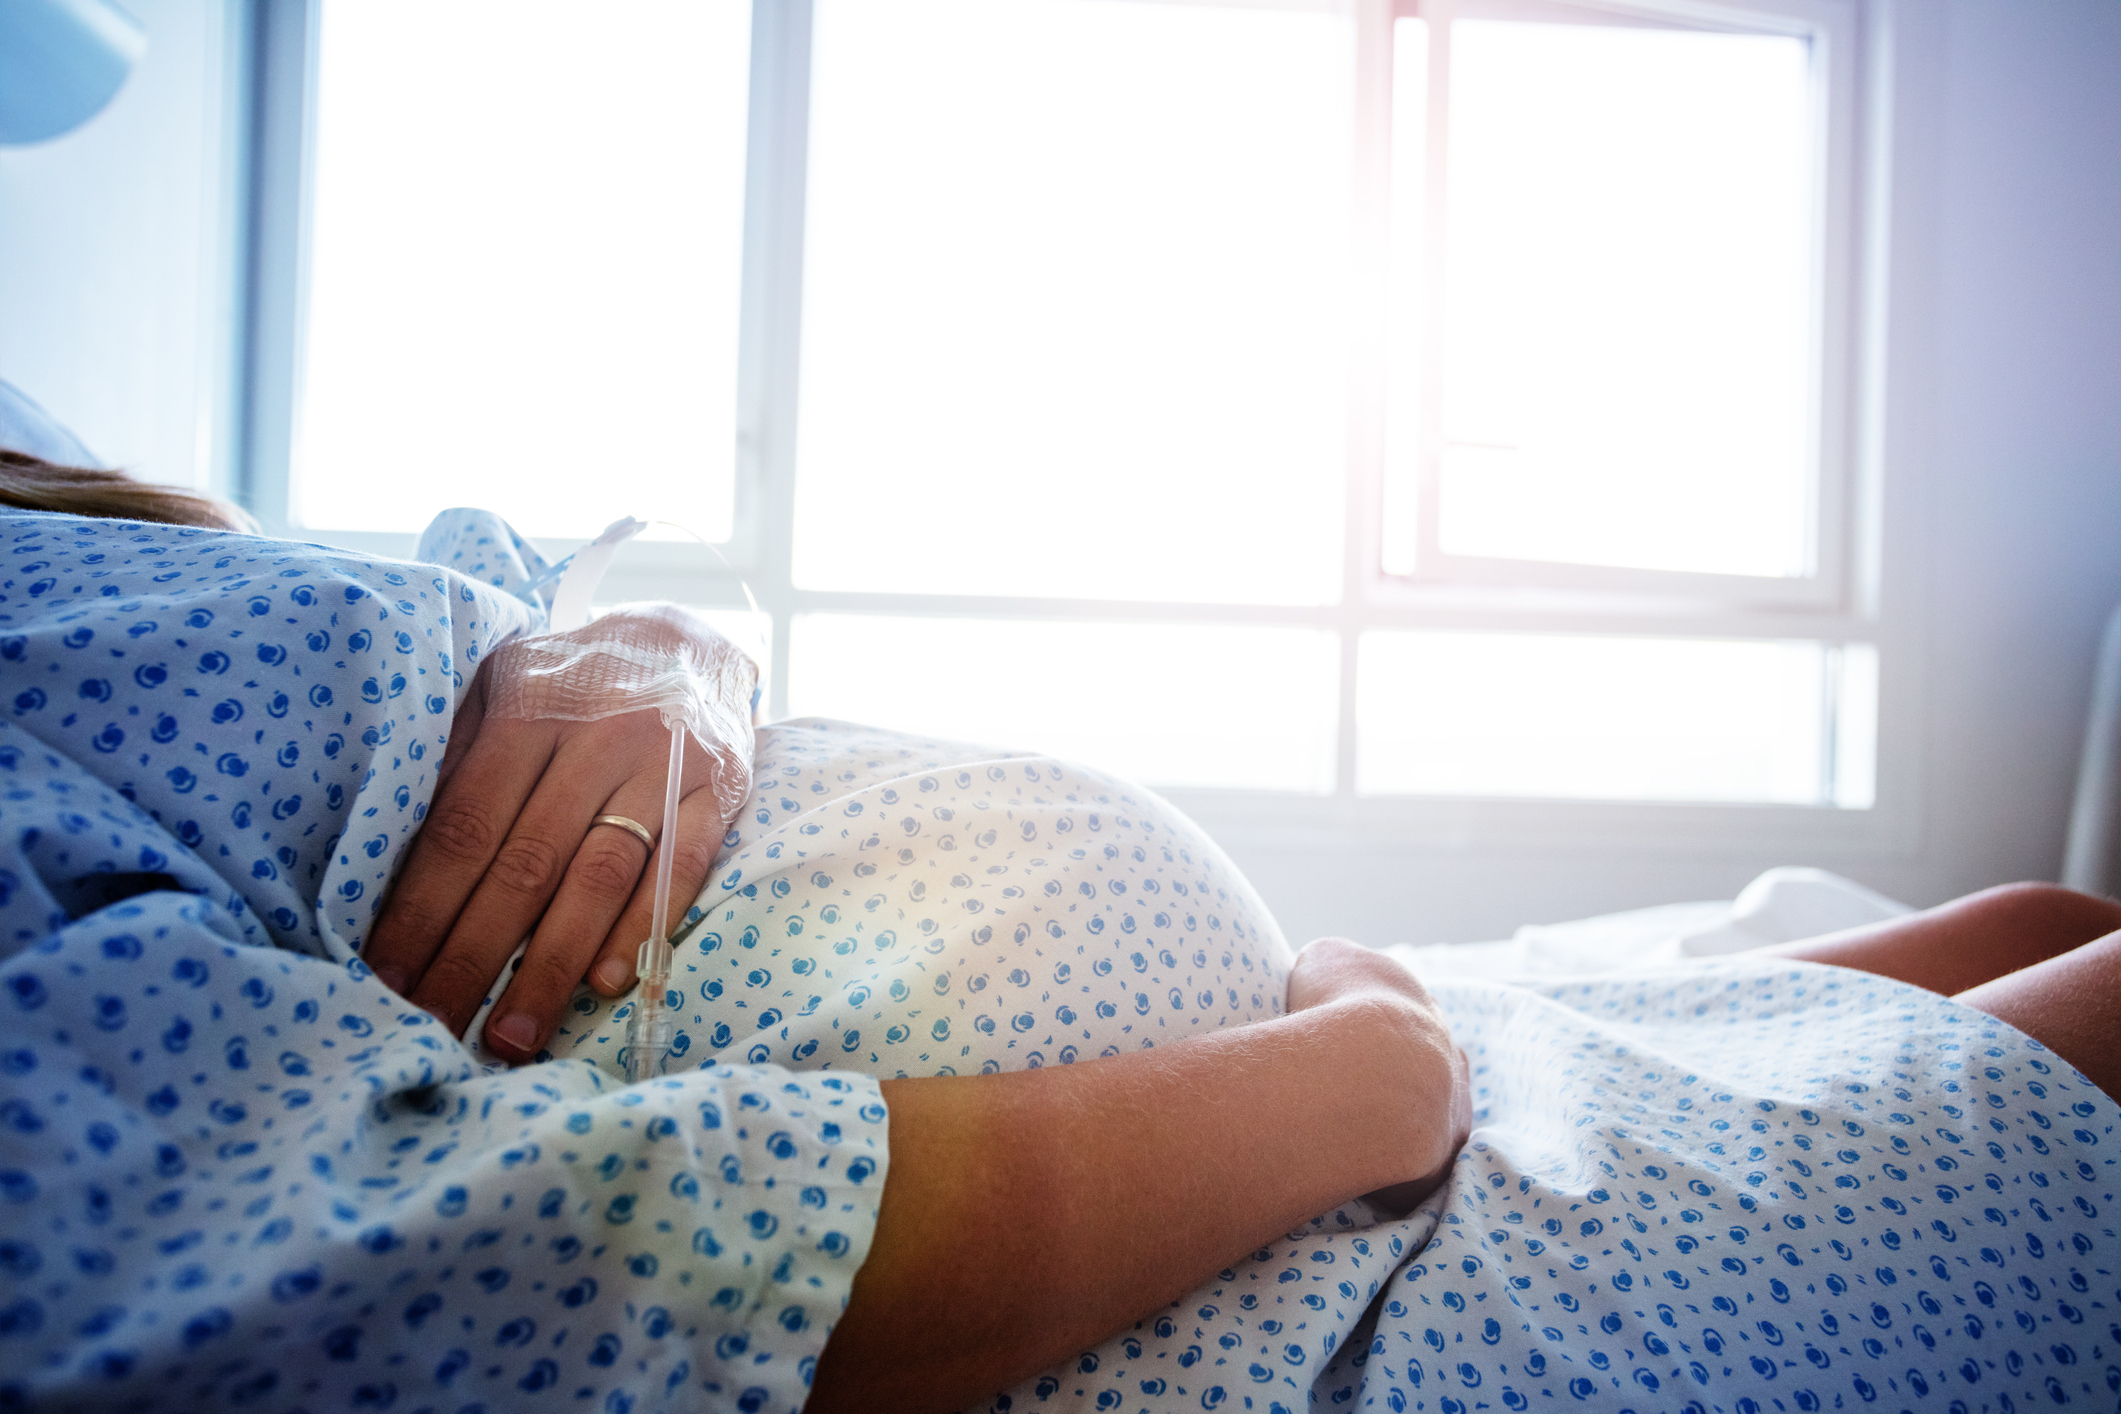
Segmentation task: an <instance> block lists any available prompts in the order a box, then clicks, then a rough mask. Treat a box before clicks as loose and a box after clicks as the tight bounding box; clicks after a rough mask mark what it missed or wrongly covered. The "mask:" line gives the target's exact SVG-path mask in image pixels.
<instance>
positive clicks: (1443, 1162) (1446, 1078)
mask: <svg viewBox="0 0 2121 1414" xmlns="http://www.w3.org/2000/svg"><path fill="white" fill-rule="evenodd" d="M1364 999H1367V1000H1370V1001H1373V1002H1374V1003H1376V1004H1378V1005H1381V1006H1384V1007H1386V1008H1388V1009H1390V1010H1392V1011H1394V1012H1396V1013H1398V1014H1399V1027H1400V1029H1401V1030H1402V1031H1403V1032H1404V1034H1405V1036H1406V1038H1407V1041H1408V1042H1409V1044H1411V1045H1412V1046H1414V1047H1415V1048H1416V1051H1417V1053H1418V1055H1419V1057H1420V1058H1421V1060H1422V1061H1424V1062H1425V1063H1426V1069H1427V1073H1429V1074H1430V1075H1432V1076H1434V1077H1436V1079H1437V1083H1436V1084H1434V1085H1432V1086H1430V1087H1428V1088H1427V1089H1425V1090H1423V1091H1420V1092H1418V1093H1414V1094H1397V1095H1379V1096H1378V1097H1377V1103H1378V1104H1379V1105H1380V1106H1381V1107H1382V1106H1399V1107H1404V1106H1406V1105H1409V1104H1412V1105H1415V1106H1417V1107H1421V1108H1423V1109H1426V1110H1427V1111H1428V1113H1427V1115H1426V1116H1424V1122H1423V1123H1421V1124H1420V1125H1419V1127H1418V1128H1417V1131H1416V1132H1417V1134H1419V1135H1420V1136H1421V1137H1420V1139H1419V1141H1418V1142H1417V1146H1416V1148H1415V1150H1414V1151H1413V1152H1411V1153H1409V1154H1408V1156H1407V1164H1408V1167H1409V1170H1410V1172H1411V1174H1412V1175H1413V1176H1412V1177H1410V1178H1408V1179H1407V1180H1406V1181H1405V1182H1402V1183H1395V1184H1392V1185H1391V1186H1389V1187H1386V1188H1380V1189H1377V1190H1376V1191H1374V1192H1371V1193H1367V1194H1364V1195H1363V1196H1364V1198H1365V1199H1366V1200H1367V1201H1368V1202H1370V1203H1371V1204H1373V1205H1375V1206H1377V1207H1379V1208H1383V1209H1387V1210H1389V1211H1393V1212H1406V1211H1408V1210H1410V1209H1412V1208H1413V1207H1414V1205H1415V1204H1417V1203H1419V1202H1420V1201H1421V1200H1422V1199H1424V1198H1426V1197H1428V1196H1429V1194H1430V1193H1431V1192H1433V1191H1434V1190H1435V1189H1436V1187H1437V1185H1438V1184H1440V1183H1442V1182H1443V1181H1444V1179H1445V1177H1446V1176H1447V1175H1448V1174H1449V1173H1450V1171H1451V1164H1452V1163H1453V1161H1454V1160H1455V1159H1456V1158H1457V1156H1458V1151H1459V1150H1460V1149H1462V1148H1464V1147H1465V1142H1466V1136H1467V1135H1469V1134H1470V1133H1472V1128H1473V1098H1472V1087H1471V1076H1470V1067H1469V1065H1468V1063H1467V1061H1466V1053H1465V1052H1464V1051H1462V1050H1460V1049H1459V1048H1458V1046H1457V1044H1456V1043H1455V1042H1453V1041H1452V1040H1451V1028H1450V1027H1449V1026H1448V1025H1447V1024H1445V1022H1444V1019H1443V1013H1442V1012H1441V1011H1439V1010H1438V1009H1437V1006H1436V1003H1435V1001H1434V1000H1433V999H1431V997H1430V996H1429V993H1428V990H1427V989H1426V988H1425V987H1423V986H1422V985H1421V981H1420V979H1418V978H1416V977H1415V975H1414V974H1413V973H1411V972H1409V971H1407V969H1406V968H1404V967H1402V966H1400V964H1399V963H1397V962H1395V961H1393V960H1392V959H1391V958H1390V957H1387V956H1386V955H1385V954H1383V953H1381V952H1374V951H1372V950H1371V949H1369V948H1366V947H1363V946H1362V945H1361V944H1359V943H1351V942H1349V941H1348V940H1347V939H1346V938H1319V939H1317V940H1315V941H1313V942H1312V943H1311V944H1309V945H1308V946H1307V947H1305V948H1304V950H1303V951H1302V952H1300V953H1298V954H1297V955H1296V966H1295V967H1293V968H1291V969H1290V971H1289V993H1288V1010H1289V1013H1290V1014H1291V1015H1294V1014H1296V1013H1298V1012H1303V1011H1309V1010H1311V1009H1312V1008H1314V1007H1320V1006H1326V1005H1328V1004H1330V1003H1334V1002H1342V1001H1356V1000H1364ZM1371 1074H1375V1072H1371Z"/></svg>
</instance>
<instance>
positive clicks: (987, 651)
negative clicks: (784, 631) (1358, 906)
mask: <svg viewBox="0 0 2121 1414" xmlns="http://www.w3.org/2000/svg"><path fill="white" fill-rule="evenodd" d="M1338 663H1339V645H1338V641H1337V640H1336V639H1335V637H1334V636H1333V635H1332V634H1330V633H1320V632H1316V631H1313V630H1310V629H1281V628H1249V627H1245V628H1226V627H1221V626H1214V625H1199V624H1112V623H1037V622H1032V623H1025V622H1014V623H1010V622H1000V621H996V620H991V619H912V618H872V617H857V616H853V615H833V614H811V615H798V616H797V618H796V620H795V623H794V625H793V630H792V637H791V646H790V648H789V658H788V664H789V683H788V696H789V702H790V704H791V706H792V709H793V715H796V716H828V717H841V718H846V719H849V720H853V721H858V722H868V723H874V724H875V725H878V726H886V727H895V728H898V729H900V730H904V731H914V732H923V733H928V734H931V735H934V736H939V737H945V738H956V739H959V740H966V741H978V742H987V743H990V744H992V745H995V746H1004V747H1019V748H1027V749H1036V750H1043V751H1047V752H1051V753H1052V754H1054V755H1057V756H1064V757H1067V758H1069V759H1071V760H1075V761H1080V762H1083V763H1085V764H1087V765H1091V766H1095V767H1098V768H1099V769H1101V770H1107V771H1111V772H1113V773H1115V774H1117V775H1121V776H1125V777H1128V778H1129V779H1133V780H1138V781H1141V782H1142V783H1144V784H1145V785H1151V786H1228V787H1239V788H1249V789H1254V790H1276V791H1301V792H1310V793H1314V794H1326V793H1328V792H1330V791H1331V790H1332V789H1333V764H1334V740H1335V729H1336V725H1337V724H1336V720H1335V715H1336V714H1335V706H1334V697H1335V690H1336V688H1337V686H1338V683H1339V669H1338Z"/></svg>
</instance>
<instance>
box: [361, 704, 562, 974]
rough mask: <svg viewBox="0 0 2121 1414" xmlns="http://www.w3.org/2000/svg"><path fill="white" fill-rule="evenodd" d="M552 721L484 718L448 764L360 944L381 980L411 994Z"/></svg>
mask: <svg viewBox="0 0 2121 1414" xmlns="http://www.w3.org/2000/svg"><path fill="white" fill-rule="evenodd" d="M557 725H558V724H557V723H553V722H509V721H494V722H482V723H480V725H479V728H478V730H477V732H476V734H475V744H473V745H470V746H467V747H465V748H464V750H463V752H462V754H461V756H459V757H458V759H457V760H456V761H455V762H453V763H450V769H449V772H448V775H447V777H446V779H444V780H443V781H442V783H441V784H440V785H439V786H438V787H437V788H436V790H435V798H434V802H433V804H431V805H430V806H429V807H428V810H427V818H426V820H425V821H424V822H423V823H422V825H421V827H420V833H419V834H418V835H417V836H416V837H415V838H414V840H413V842H412V848H411V849H410V850H408V851H407V852H406V856H405V863H404V866H403V867H402V868H401V869H400V870H399V871H398V879H397V882H396V884H394V885H393V886H392V888H391V891H390V897H389V899H388V900H386V901H385V903H384V905H383V910H382V912H381V913H380V914H378V915H377V917H376V925H375V927H374V928H373V929H372V930H370V932H369V936H368V943H367V945H366V947H364V948H363V950H362V954H361V956H362V960H363V961H365V962H366V963H367V964H368V966H369V967H370V968H371V969H372V970H373V971H374V972H375V974H376V976H377V978H378V979H379V980H380V981H381V982H382V983H383V985H384V986H386V987H389V988H390V989H391V990H392V991H394V992H397V993H398V994H399V995H401V996H406V997H411V996H412V995H413V991H414V988H416V987H417V986H418V985H419V984H420V983H421V981H422V980H423V979H424V978H425V976H426V973H427V970H428V967H429V965H430V964H431V963H432V962H433V961H434V959H435V957H436V956H437V954H439V953H440V952H441V951H442V947H443V943H444V941H445V940H446V939H448V937H449V936H450V932H451V930H452V929H453V928H454V927H455V926H456V923H457V919H458V916H459V915H460V914H461V913H462V912H463V910H464V904H465V901H466V900H468V899H469V898H471V896H472V893H473V891H474V890H475V889H477V888H478V886H479V881H480V880H481V879H483V878H484V877H485V876H486V871H487V869H488V868H489V867H490V866H491V865H492V864H493V862H494V860H495V857H496V856H497V855H499V853H500V852H501V849H502V847H503V845H504V844H506V842H507V841H508V838H509V832H510V824H511V822H513V821H514V820H515V819H516V816H517V813H518V812H519V811H520V810H521V809H522V808H523V804H524V802H525V801H527V800H528V799H529V798H530V795H531V792H532V789H533V788H534V787H536V786H537V784H538V780H539V777H540V776H541V775H542V774H543V773H544V771H545V768H546V766H547V764H548V763H549V762H550V760H551V757H552V748H553V741H554V737H555V736H556V732H555V730H554V728H555V727H556V726H557ZM456 751H457V746H456V743H455V742H452V743H451V744H450V747H449V752H451V753H454V752H456ZM448 759H449V758H448V755H446V754H445V757H444V760H445V762H447V761H448ZM519 936H520V935H519ZM488 980H491V979H490V978H489V979H488Z"/></svg>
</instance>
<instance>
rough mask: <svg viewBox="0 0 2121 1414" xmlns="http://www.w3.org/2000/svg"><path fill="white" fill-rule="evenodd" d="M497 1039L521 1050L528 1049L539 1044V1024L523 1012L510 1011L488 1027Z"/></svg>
mask: <svg viewBox="0 0 2121 1414" xmlns="http://www.w3.org/2000/svg"><path fill="white" fill-rule="evenodd" d="M486 1029H487V1030H488V1031H490V1032H491V1033H493V1038H494V1039H495V1040H497V1041H505V1042H507V1043H508V1044H509V1045H510V1046H513V1047H514V1048H515V1049H516V1050H519V1051H528V1050H530V1049H531V1048H532V1047H534V1046H536V1045H537V1044H538V1024H537V1022H535V1021H533V1020H531V1019H530V1018H529V1017H527V1016H525V1015H523V1013H521V1012H519V1011H517V1012H510V1013H509V1014H508V1015H507V1016H504V1017H502V1018H501V1019H500V1020H499V1021H496V1022H494V1023H492V1024H491V1025H489V1026H488V1027H487V1028H486Z"/></svg>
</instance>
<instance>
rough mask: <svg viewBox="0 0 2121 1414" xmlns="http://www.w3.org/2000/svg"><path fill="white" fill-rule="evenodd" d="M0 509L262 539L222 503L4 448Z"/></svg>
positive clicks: (246, 516) (239, 512) (242, 515)
mask: <svg viewBox="0 0 2121 1414" xmlns="http://www.w3.org/2000/svg"><path fill="white" fill-rule="evenodd" d="M0 506H13V507H14V508H15V509H17V510H23V511H56V512H58V513H60V514H62V515H74V516H96V517H99V518H102V519H106V520H145V521H153V522H155V523H157V524H160V525H197V526H203V527H205V528H206V529H208V530H235V531H241V532H243V533H244V534H247V535H256V534H257V533H258V523H257V522H256V521H255V520H252V519H251V517H250V513H249V512H247V511H245V510H243V509H242V508H241V507H239V506H233V505H230V504H229V503H228V502H226V501H223V500H221V499H219V498H217V497H214V496H207V495H203V494H201V493H200V492H197V491H186V490H184V489H183V488H181V487H177V486H150V485H149V484H147V483H146V482H144V481H135V480H133V479H132V478H131V477H130V476H127V475H126V474H125V473H124V472H122V471H104V470H101V469H99V468H96V467H85V466H60V465H58V464H57V463H55V462H48V461H46V460H44V459H43V458H42V457H33V456H31V455H29V454H28V453H27V452H10V451H8V450H6V449H5V448H0Z"/></svg>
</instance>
